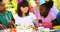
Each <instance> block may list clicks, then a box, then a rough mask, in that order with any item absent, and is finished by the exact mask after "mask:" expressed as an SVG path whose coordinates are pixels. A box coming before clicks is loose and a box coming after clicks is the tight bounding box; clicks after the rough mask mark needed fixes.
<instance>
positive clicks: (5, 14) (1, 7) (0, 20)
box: [0, 0, 14, 29]
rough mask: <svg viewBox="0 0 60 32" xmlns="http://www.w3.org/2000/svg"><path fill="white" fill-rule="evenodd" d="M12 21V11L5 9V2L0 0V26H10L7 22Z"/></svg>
mask: <svg viewBox="0 0 60 32" xmlns="http://www.w3.org/2000/svg"><path fill="white" fill-rule="evenodd" d="M13 21H14V18H13V15H12V13H11V12H10V11H7V10H6V7H5V4H4V3H3V1H2V0H0V27H3V26H5V27H6V28H10V24H9V23H10V22H11V23H13ZM3 28H4V27H3ZM3 28H2V29H3Z"/></svg>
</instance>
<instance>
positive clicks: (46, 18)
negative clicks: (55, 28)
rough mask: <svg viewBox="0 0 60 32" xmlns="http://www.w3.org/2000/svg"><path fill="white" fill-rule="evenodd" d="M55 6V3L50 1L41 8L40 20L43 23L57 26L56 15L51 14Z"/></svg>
mask: <svg viewBox="0 0 60 32" xmlns="http://www.w3.org/2000/svg"><path fill="white" fill-rule="evenodd" d="M52 6H53V2H51V1H49V2H46V3H44V4H42V5H41V6H40V15H41V16H40V20H41V21H42V23H48V22H49V23H51V22H52V23H53V25H56V24H57V23H56V16H55V15H54V13H52V12H50V9H51V8H52Z"/></svg>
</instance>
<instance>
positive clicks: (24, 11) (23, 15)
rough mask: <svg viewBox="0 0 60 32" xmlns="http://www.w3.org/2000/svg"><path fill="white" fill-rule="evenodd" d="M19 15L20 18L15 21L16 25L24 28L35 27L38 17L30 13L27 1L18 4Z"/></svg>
mask: <svg viewBox="0 0 60 32" xmlns="http://www.w3.org/2000/svg"><path fill="white" fill-rule="evenodd" d="M17 14H18V16H17V17H16V19H15V24H18V25H22V26H34V23H35V20H36V17H35V15H34V14H33V13H30V12H29V5H28V2H27V1H26V0H23V1H21V2H20V3H18V7H17Z"/></svg>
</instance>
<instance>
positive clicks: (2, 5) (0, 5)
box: [0, 2, 5, 11]
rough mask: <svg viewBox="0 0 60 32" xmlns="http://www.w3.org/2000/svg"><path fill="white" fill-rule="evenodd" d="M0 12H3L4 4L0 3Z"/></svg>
mask: <svg viewBox="0 0 60 32" xmlns="http://www.w3.org/2000/svg"><path fill="white" fill-rule="evenodd" d="M0 11H5V4H4V3H3V2H0Z"/></svg>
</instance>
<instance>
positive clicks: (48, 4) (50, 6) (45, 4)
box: [41, 1, 54, 9]
mask: <svg viewBox="0 0 60 32" xmlns="http://www.w3.org/2000/svg"><path fill="white" fill-rule="evenodd" d="M53 4H54V3H53V1H49V2H46V3H44V4H42V5H41V6H44V7H46V8H47V9H50V8H52V6H53Z"/></svg>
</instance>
